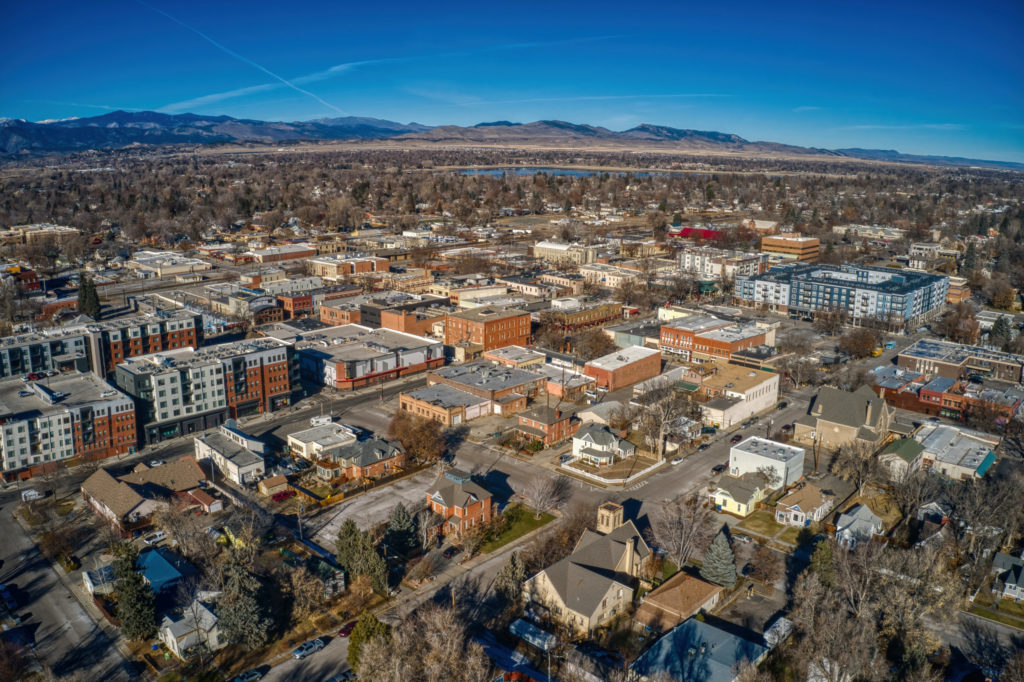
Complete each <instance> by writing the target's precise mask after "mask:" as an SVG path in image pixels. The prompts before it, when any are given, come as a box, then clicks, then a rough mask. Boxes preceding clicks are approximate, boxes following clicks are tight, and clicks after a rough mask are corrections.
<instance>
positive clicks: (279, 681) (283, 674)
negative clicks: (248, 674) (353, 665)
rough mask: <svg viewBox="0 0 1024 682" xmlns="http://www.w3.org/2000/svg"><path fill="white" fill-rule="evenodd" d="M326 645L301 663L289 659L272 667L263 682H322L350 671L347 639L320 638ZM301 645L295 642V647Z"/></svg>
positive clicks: (336, 637)
mask: <svg viewBox="0 0 1024 682" xmlns="http://www.w3.org/2000/svg"><path fill="white" fill-rule="evenodd" d="M321 639H323V640H324V641H325V642H326V645H327V646H325V647H324V648H323V649H321V650H320V651H317V652H316V653H313V654H310V655H309V656H306V657H305V658H304V659H302V660H301V661H297V660H295V659H294V658H291V656H290V655H289V658H288V659H287V660H286V661H285V662H284V663H281V664H280V665H277V666H274V667H273V668H271V669H270V671H269V672H268V673H267V674H266V675H265V676H264V677H263V680H264V682H296V681H297V680H302V682H323V681H326V680H328V679H330V678H331V677H333V676H334V675H337V674H338V673H340V672H344V671H346V670H350V668H349V665H348V637H338V636H337V633H334V636H330V637H329V636H324V637H321ZM299 644H301V642H297V643H296V646H298V645H299Z"/></svg>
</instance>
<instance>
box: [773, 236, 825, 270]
mask: <svg viewBox="0 0 1024 682" xmlns="http://www.w3.org/2000/svg"><path fill="white" fill-rule="evenodd" d="M820 250H821V240H820V239H818V238H817V237H801V236H799V235H792V234H790V235H786V234H779V235H771V236H765V237H762V238H761V253H764V254H768V255H772V256H780V257H782V258H785V259H786V260H795V261H800V262H802V263H814V262H815V261H817V260H818V252H819V251H820Z"/></svg>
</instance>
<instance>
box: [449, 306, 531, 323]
mask: <svg viewBox="0 0 1024 682" xmlns="http://www.w3.org/2000/svg"><path fill="white" fill-rule="evenodd" d="M522 315H529V313H528V312H526V311H524V310H519V309H517V308H506V307H501V306H490V305H483V306H477V307H476V308H470V309H468V310H463V311H461V312H458V313H451V314H450V315H449V316H450V317H454V318H456V319H459V320H469V321H470V322H494V321H496V320H506V319H509V318H513V317H520V316H522Z"/></svg>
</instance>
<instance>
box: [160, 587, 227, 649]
mask: <svg viewBox="0 0 1024 682" xmlns="http://www.w3.org/2000/svg"><path fill="white" fill-rule="evenodd" d="M217 620H218V619H217V614H216V613H214V610H213V608H212V607H211V606H210V605H208V604H205V603H203V602H201V601H199V600H198V599H196V600H195V601H194V602H192V604H190V605H188V606H186V607H185V608H184V609H183V610H182V612H181V613H180V614H168V615H165V616H164V617H163V620H162V621H161V622H160V630H159V631H158V632H157V638H158V639H159V640H160V641H161V642H163V643H164V645H165V646H166V647H167V648H168V650H170V652H171V653H173V654H174V655H175V656H177V657H178V658H180V659H182V660H186V659H187V658H189V653H190V652H191V651H192V650H193V649H195V648H196V647H202V648H204V649H206V650H207V651H218V650H220V649H223V648H224V647H225V646H227V643H228V642H227V639H225V638H223V637H222V636H221V632H220V628H218V627H217Z"/></svg>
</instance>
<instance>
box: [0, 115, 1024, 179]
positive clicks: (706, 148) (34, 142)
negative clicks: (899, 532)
mask: <svg viewBox="0 0 1024 682" xmlns="http://www.w3.org/2000/svg"><path fill="white" fill-rule="evenodd" d="M392 138H393V139H396V140H399V141H409V142H417V143H443V144H456V145H457V144H472V145H486V146H499V147H500V146H536V147H564V146H569V147H574V148H587V147H591V148H608V149H659V150H665V151H680V152H707V153H735V154H741V155H742V154H749V155H769V156H807V157H815V156H818V157H846V158H854V159H865V160H870V161H885V162H901V163H914V164H932V165H944V166H981V167H986V168H999V169H1010V170H1018V171H1020V170H1024V164H1021V163H1013V162H1004V161H983V160H978V159H964V158H959V157H945V156H919V155H913V154H901V153H899V152H896V151H893V150H883V149H859V148H850V149H835V150H829V149H817V148H814V147H800V146H797V145H789V144H782V143H779V142H752V141H750V140H746V139H744V138H742V137H740V136H739V135H733V134H731V133H720V132H715V131H707V130H689V129H680V128H670V127H668V126H659V125H652V124H649V123H644V124H641V125H638V126H636V127H635V128H630V129H629V130H624V131H614V130H609V129H608V128H602V127H599V126H591V125H583V124H578V123H569V122H567V121H534V122H532V123H513V122H510V121H492V122H486V123H478V124H477V125H474V126H454V125H445V126H437V127H432V126H426V125H422V124H419V123H396V122H395V121H386V120H383V119H378V118H365V117H358V116H345V117H340V118H320V119H315V120H312V121H291V122H285V121H256V120H250V119H240V118H232V117H230V116H201V115H198V114H161V113H158V112H154V111H142V112H126V111H114V112H111V113H109V114H103V115H101V116H93V117H90V118H70V119H61V120H53V121H40V122H35V123H33V122H31V121H25V120H22V119H0V155H6V156H8V157H13V156H24V155H38V154H47V153H55V152H56V153H59V152H72V151H84V150H89V149H117V148H121V147H128V146H132V145H170V144H193V145H194V144H218V143H231V142H262V143H268V144H274V143H281V142H285V141H302V140H383V139H392Z"/></svg>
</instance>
